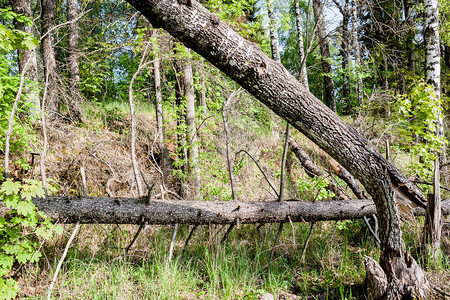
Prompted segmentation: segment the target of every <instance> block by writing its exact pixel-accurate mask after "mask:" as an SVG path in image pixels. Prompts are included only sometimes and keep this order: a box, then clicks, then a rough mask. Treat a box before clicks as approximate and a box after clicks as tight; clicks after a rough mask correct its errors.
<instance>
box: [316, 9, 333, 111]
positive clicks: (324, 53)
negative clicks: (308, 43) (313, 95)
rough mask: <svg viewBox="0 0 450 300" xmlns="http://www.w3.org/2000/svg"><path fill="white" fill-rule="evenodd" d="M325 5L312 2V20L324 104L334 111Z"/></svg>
mask: <svg viewBox="0 0 450 300" xmlns="http://www.w3.org/2000/svg"><path fill="white" fill-rule="evenodd" d="M324 6H325V5H324V4H322V3H321V1H320V0H313V9H314V18H315V19H316V23H317V37H318V41H319V44H320V55H321V59H322V71H323V73H324V76H323V83H324V89H325V103H326V104H327V106H328V107H329V108H330V109H331V110H332V111H334V112H335V111H336V99H335V97H334V83H333V78H332V74H331V64H330V62H329V61H328V60H329V59H330V46H329V44H328V35H327V30H326V28H325V20H324V17H323V12H324V10H325V7H324Z"/></svg>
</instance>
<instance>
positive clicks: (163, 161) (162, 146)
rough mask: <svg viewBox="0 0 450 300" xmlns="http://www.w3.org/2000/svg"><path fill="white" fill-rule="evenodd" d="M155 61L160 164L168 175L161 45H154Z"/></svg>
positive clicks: (154, 34)
mask: <svg viewBox="0 0 450 300" xmlns="http://www.w3.org/2000/svg"><path fill="white" fill-rule="evenodd" d="M152 35H153V38H154V39H155V40H158V32H157V31H156V30H153V32H152ZM153 50H154V61H153V81H154V91H155V114H156V134H157V136H158V137H157V147H158V151H159V153H160V165H161V171H162V173H163V174H162V175H163V177H167V176H168V175H169V171H170V160H169V150H168V149H167V146H166V142H165V140H166V134H165V131H164V112H163V100H162V91H161V58H160V56H161V54H160V53H159V47H153Z"/></svg>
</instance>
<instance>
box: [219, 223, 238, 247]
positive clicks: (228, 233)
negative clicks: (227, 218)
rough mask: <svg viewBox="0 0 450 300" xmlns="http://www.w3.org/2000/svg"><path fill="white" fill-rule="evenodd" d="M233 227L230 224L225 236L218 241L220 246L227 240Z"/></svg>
mask: <svg viewBox="0 0 450 300" xmlns="http://www.w3.org/2000/svg"><path fill="white" fill-rule="evenodd" d="M234 226H235V225H234V224H231V225H230V227H228V230H227V232H225V234H224V235H223V238H222V240H221V241H220V243H221V244H223V243H224V242H225V241H226V240H227V238H228V236H229V235H230V233H231V231H232V230H233V228H234Z"/></svg>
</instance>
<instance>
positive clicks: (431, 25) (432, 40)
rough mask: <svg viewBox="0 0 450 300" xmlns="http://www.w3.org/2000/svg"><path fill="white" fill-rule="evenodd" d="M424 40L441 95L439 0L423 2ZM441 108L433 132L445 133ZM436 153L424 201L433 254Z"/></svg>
mask: <svg viewBox="0 0 450 300" xmlns="http://www.w3.org/2000/svg"><path fill="white" fill-rule="evenodd" d="M424 39H425V53H426V59H425V70H426V81H427V83H428V84H430V85H432V86H433V88H434V94H435V96H436V98H437V99H439V98H440V96H441V51H440V50H441V49H440V41H439V2H438V0H425V1H424ZM441 114H442V111H441V108H440V107H439V109H438V111H437V114H436V135H437V136H438V137H442V136H444V123H443V119H442V116H441ZM440 155H441V153H440V151H439V153H436V158H435V161H434V175H433V192H434V195H433V197H431V198H429V200H428V204H427V212H428V213H427V215H426V218H425V232H424V241H425V243H428V244H430V246H431V250H432V252H433V253H435V252H436V251H437V250H438V249H439V248H440V241H441V227H442V215H441V192H440V170H439V161H440V159H439V157H440Z"/></svg>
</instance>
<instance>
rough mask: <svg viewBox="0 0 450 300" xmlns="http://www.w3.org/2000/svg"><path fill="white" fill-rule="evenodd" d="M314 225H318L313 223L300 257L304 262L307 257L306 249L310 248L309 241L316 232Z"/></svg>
mask: <svg viewBox="0 0 450 300" xmlns="http://www.w3.org/2000/svg"><path fill="white" fill-rule="evenodd" d="M314 224H316V223H315V222H311V227H310V229H309V234H308V237H307V238H306V241H305V244H304V245H303V250H302V254H301V256H300V260H303V259H304V257H305V253H306V249H307V248H308V244H309V241H310V240H311V236H312V233H313V231H314Z"/></svg>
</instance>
